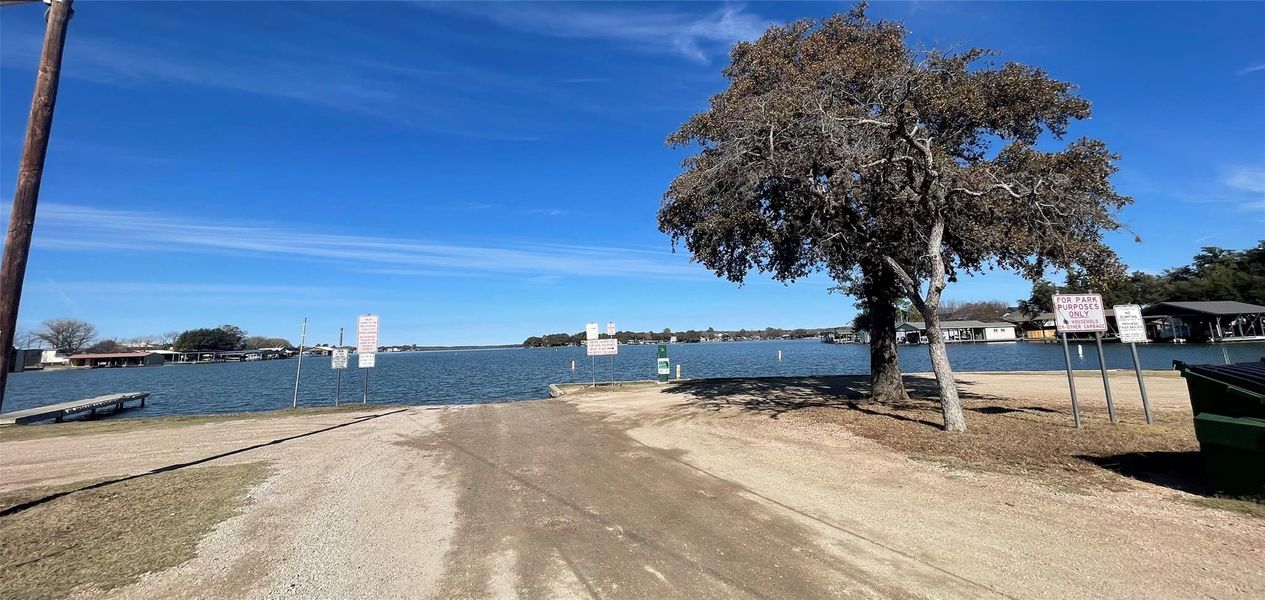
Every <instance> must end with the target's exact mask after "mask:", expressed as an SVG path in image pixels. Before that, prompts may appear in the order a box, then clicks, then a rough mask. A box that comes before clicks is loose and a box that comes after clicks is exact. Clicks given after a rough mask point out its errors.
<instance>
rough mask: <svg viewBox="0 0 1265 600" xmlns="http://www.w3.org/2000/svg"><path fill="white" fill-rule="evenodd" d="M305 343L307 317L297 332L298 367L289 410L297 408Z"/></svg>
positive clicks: (295, 370)
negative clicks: (292, 399)
mask: <svg viewBox="0 0 1265 600" xmlns="http://www.w3.org/2000/svg"><path fill="white" fill-rule="evenodd" d="M305 342H307V317H303V329H301V330H300V331H299V366H297V367H295V369H294V402H292V403H290V407H291V408H298V406H299V376H300V375H302V374H303V344H304V343H305Z"/></svg>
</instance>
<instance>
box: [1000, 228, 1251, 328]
mask: <svg viewBox="0 0 1265 600" xmlns="http://www.w3.org/2000/svg"><path fill="white" fill-rule="evenodd" d="M1123 270H1124V269H1123V267H1120V268H1119V269H1111V270H1109V273H1108V274H1107V276H1105V277H1104V276H1094V275H1092V274H1090V273H1088V272H1086V271H1085V270H1084V269H1077V268H1074V269H1071V270H1069V271H1068V273H1067V275H1066V278H1065V279H1064V283H1063V285H1062V286H1055V285H1054V283H1053V282H1051V281H1049V280H1046V279H1041V280H1038V281H1036V282H1034V283H1033V287H1032V296H1031V297H1030V298H1029V299H1027V300H1025V301H1022V302H1020V303H1019V304H1020V306H1019V307H1020V309H1021V310H1023V311H1024V312H1025V313H1028V314H1034V315H1035V314H1040V313H1043V312H1050V311H1052V310H1053V307H1052V306H1051V305H1050V296H1051V295H1052V294H1054V293H1055V290H1059V291H1064V292H1091V291H1092V292H1096V293H1099V294H1102V297H1103V303H1104V304H1106V305H1107V306H1111V305H1113V304H1153V303H1155V302H1165V301H1170V302H1196V301H1201V300H1234V301H1238V302H1246V303H1248V304H1259V305H1265V240H1261V241H1260V242H1259V243H1257V245H1256V246H1255V247H1252V248H1248V249H1246V250H1227V249H1225V248H1217V247H1211V246H1210V247H1205V248H1203V249H1202V250H1200V252H1199V253H1198V254H1196V255H1195V256H1194V258H1193V259H1192V260H1191V263H1190V264H1189V265H1183V266H1180V267H1173V268H1170V269H1165V270H1164V271H1163V272H1162V273H1160V274H1159V275H1153V274H1150V273H1145V272H1143V271H1134V272H1133V273H1130V274H1127V275H1124V274H1121V273H1119V272H1120V271H1123Z"/></svg>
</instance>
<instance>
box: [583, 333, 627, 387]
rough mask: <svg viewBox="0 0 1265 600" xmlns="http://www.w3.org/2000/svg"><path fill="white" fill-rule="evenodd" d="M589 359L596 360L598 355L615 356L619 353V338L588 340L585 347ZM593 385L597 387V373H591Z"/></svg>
mask: <svg viewBox="0 0 1265 600" xmlns="http://www.w3.org/2000/svg"><path fill="white" fill-rule="evenodd" d="M586 352H587V353H588V355H589V359H590V360H592V361H594V362H596V358H595V357H598V356H615V355H617V354H619V340H614V339H605V340H589V342H588V344H587V348H586ZM593 387H597V375H596V374H594V375H593Z"/></svg>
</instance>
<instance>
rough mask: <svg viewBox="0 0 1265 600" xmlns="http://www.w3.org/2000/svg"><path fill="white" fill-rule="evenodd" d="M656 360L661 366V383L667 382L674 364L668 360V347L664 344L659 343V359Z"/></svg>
mask: <svg viewBox="0 0 1265 600" xmlns="http://www.w3.org/2000/svg"><path fill="white" fill-rule="evenodd" d="M656 362H657V363H658V367H659V369H658V371H659V383H667V382H668V374H669V373H671V372H672V365H671V363H670V362H669V361H668V347H667V346H665V345H663V344H659V352H658V360H657V361H656ZM678 373H679V371H678Z"/></svg>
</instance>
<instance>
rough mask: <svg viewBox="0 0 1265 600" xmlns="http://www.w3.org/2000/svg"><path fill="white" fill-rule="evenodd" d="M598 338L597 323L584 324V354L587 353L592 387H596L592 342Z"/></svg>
mask: <svg viewBox="0 0 1265 600" xmlns="http://www.w3.org/2000/svg"><path fill="white" fill-rule="evenodd" d="M597 338H598V335H597V323H585V324H584V347H585V354H588V355H589V375H591V376H592V377H593V387H597V359H595V358H593V357H594V356H595V355H594V354H593V342H594V341H596V340H597Z"/></svg>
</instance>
